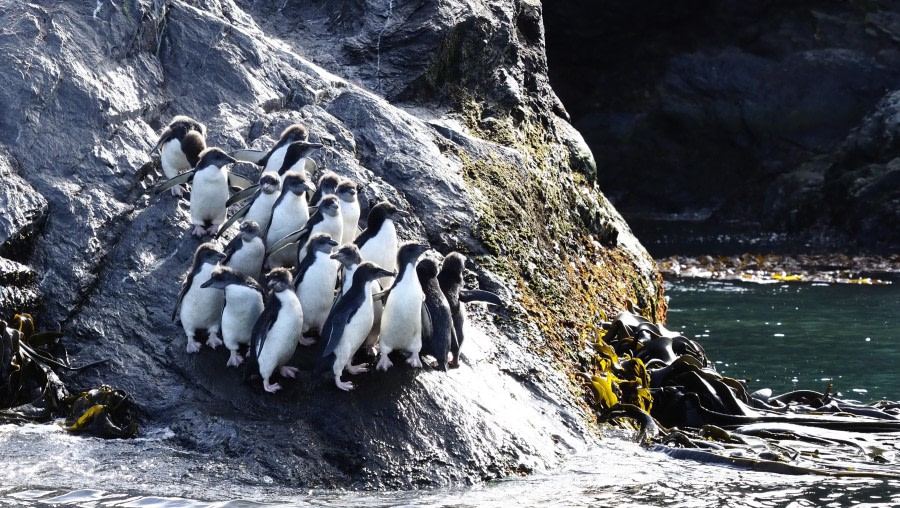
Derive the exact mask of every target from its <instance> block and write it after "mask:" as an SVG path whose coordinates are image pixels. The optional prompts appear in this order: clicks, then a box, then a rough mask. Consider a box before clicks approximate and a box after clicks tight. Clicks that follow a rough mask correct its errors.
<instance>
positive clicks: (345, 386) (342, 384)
mask: <svg viewBox="0 0 900 508" xmlns="http://www.w3.org/2000/svg"><path fill="white" fill-rule="evenodd" d="M334 384H335V385H336V386H337V387H338V388H340V389H341V390H344V391H345V392H349V391H350V390H352V389H354V388H356V387H355V386H353V383H351V382H350V381H341V376H334Z"/></svg>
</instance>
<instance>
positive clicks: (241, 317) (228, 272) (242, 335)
mask: <svg viewBox="0 0 900 508" xmlns="http://www.w3.org/2000/svg"><path fill="white" fill-rule="evenodd" d="M200 287H202V288H214V289H221V290H224V291H225V293H224V294H225V308H224V309H223V310H222V339H223V340H224V341H225V347H227V348H228V350H229V351H231V356H229V357H228V362H226V363H225V366H226V367H237V366H239V365H240V364H241V363H243V362H244V358H243V357H242V356H241V354H240V353H239V352H238V348H239V347H240V345H241V344H249V343H250V337H251V334H252V333H253V325H255V324H256V320H257V319H259V316H260V314H262V312H263V288H262V286H260V285H259V283H258V282H256V279H254V278H253V277H248V276H246V275H244V274H242V273H241V272H239V271H237V270H235V269H233V268H229V267H227V266H219V267H216V268H215V269H214V270H213V271H212V276H210V278H209V280H208V281H206V282H204V283H203V284H201V285H200Z"/></svg>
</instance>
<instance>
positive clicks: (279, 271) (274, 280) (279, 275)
mask: <svg viewBox="0 0 900 508" xmlns="http://www.w3.org/2000/svg"><path fill="white" fill-rule="evenodd" d="M266 287H267V288H268V289H270V290H272V291H275V292H276V293H280V292H282V291H291V290H293V288H294V286H293V284H292V279H291V272H290V271H289V270H288V269H287V268H275V269H273V270H272V271H270V272H269V273H268V274H266Z"/></svg>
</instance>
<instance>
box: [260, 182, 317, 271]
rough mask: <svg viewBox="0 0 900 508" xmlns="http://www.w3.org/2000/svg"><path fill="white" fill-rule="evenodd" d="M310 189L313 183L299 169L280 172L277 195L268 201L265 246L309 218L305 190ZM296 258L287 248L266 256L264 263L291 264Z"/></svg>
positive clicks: (293, 229) (303, 223) (296, 229)
mask: <svg viewBox="0 0 900 508" xmlns="http://www.w3.org/2000/svg"><path fill="white" fill-rule="evenodd" d="M310 189H315V186H314V185H313V184H312V183H311V182H309V181H308V180H307V178H306V174H305V173H303V172H302V171H288V172H287V173H285V174H284V179H283V180H282V184H281V195H280V196H278V199H277V200H275V203H274V204H273V205H272V214H271V217H270V219H269V229H268V230H266V233H265V239H266V246H267V247H269V248H270V250H271V246H272V245H274V244H275V243H276V242H278V240H281V239H282V238H284V237H285V236H287V235H289V234H291V233H293V232H295V231H298V230H300V229H302V228H303V227H304V226H305V225H306V221H307V220H309V206H308V203H307V201H306V191H307V190H310ZM272 252H273V253H274V252H275V251H272ZM296 258H297V256H296V251H290V250H288V251H284V252H280V253H276V254H275V255H274V256H270V258H269V260H268V264H269V266H270V267H277V266H289V265H290V266H293V265H294V264H295V263H296Z"/></svg>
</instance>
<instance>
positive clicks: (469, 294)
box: [459, 289, 503, 305]
mask: <svg viewBox="0 0 900 508" xmlns="http://www.w3.org/2000/svg"><path fill="white" fill-rule="evenodd" d="M459 301H460V302H463V303H469V302H485V303H491V304H494V305H503V301H502V300H500V297H499V296H497V295H496V294H495V293H491V292H490V291H482V290H481V289H464V290H462V291H460V292H459Z"/></svg>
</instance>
